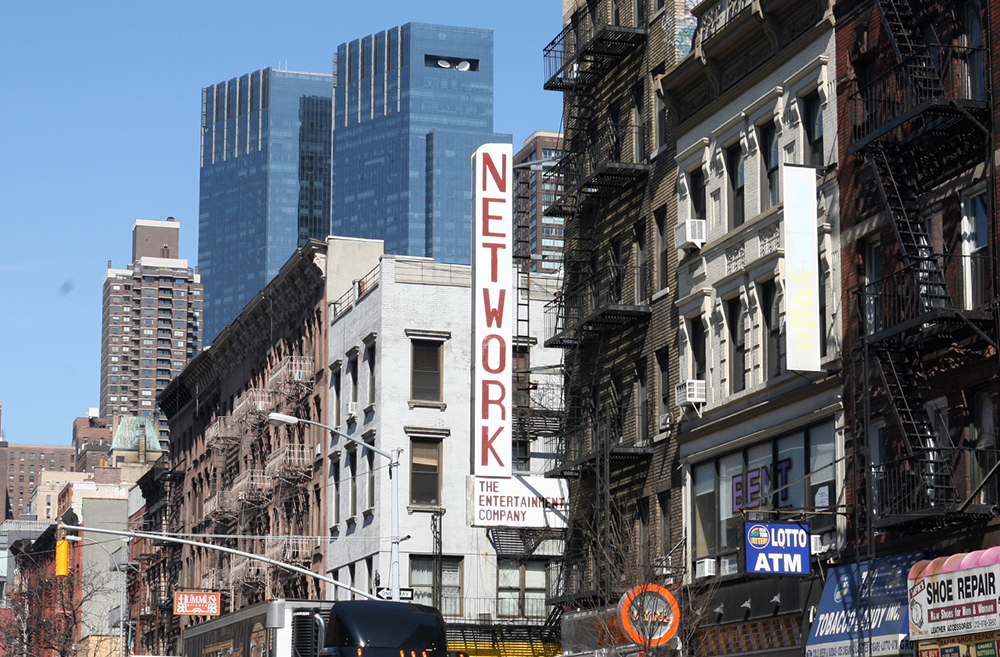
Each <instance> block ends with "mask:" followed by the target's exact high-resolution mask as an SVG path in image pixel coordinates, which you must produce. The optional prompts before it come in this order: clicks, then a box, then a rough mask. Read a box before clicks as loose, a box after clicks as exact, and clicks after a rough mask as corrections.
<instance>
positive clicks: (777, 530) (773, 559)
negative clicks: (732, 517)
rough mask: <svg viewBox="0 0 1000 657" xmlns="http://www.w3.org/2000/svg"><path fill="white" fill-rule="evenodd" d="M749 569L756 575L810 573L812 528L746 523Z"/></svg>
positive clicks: (770, 523) (749, 571)
mask: <svg viewBox="0 0 1000 657" xmlns="http://www.w3.org/2000/svg"><path fill="white" fill-rule="evenodd" d="M744 526H745V529H746V539H747V540H746V553H747V572H748V573H751V574H755V575H808V574H809V527H808V526H807V525H793V524H781V523H773V522H748V523H744Z"/></svg>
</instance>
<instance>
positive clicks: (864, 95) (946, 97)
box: [848, 45, 986, 152]
mask: <svg viewBox="0 0 1000 657" xmlns="http://www.w3.org/2000/svg"><path fill="white" fill-rule="evenodd" d="M985 58H986V52H985V50H984V49H982V48H968V47H960V46H943V45H933V46H926V47H924V48H921V49H920V50H918V51H916V52H915V53H914V54H913V55H911V56H909V57H907V58H906V59H904V60H903V61H902V62H900V63H899V64H897V65H896V66H894V67H893V68H892V69H891V70H890V71H888V72H887V73H886V74H884V75H882V76H880V77H879V78H878V79H876V80H874V81H873V82H871V83H870V84H868V85H866V86H864V87H862V88H860V89H858V90H857V91H856V92H855V93H854V94H852V95H851V96H850V97H849V98H848V106H849V107H850V110H849V111H850V117H851V121H852V124H853V126H854V127H853V139H854V141H855V143H854V144H853V145H852V146H851V151H852V152H853V151H854V150H856V149H857V148H859V147H860V146H861V145H863V144H864V143H867V142H868V141H871V140H872V139H875V138H878V137H879V136H881V135H882V134H884V133H885V132H887V131H888V130H889V129H891V128H893V127H895V126H898V125H900V124H901V123H902V122H904V121H906V120H909V119H911V118H913V117H914V116H916V115H917V114H919V113H920V112H922V111H924V110H926V109H928V108H929V107H932V106H938V107H942V108H943V107H946V106H948V105H951V103H952V101H976V102H982V103H984V106H985V100H986V96H985V93H986V92H985V88H986V87H985V69H984V65H983V63H984V61H985Z"/></svg>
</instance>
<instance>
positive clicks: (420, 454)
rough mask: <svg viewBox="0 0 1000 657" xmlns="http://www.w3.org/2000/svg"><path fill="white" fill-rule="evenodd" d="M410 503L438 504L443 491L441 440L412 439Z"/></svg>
mask: <svg viewBox="0 0 1000 657" xmlns="http://www.w3.org/2000/svg"><path fill="white" fill-rule="evenodd" d="M410 455H411V456H410V458H411V463H410V503H411V504H428V505H437V504H439V503H440V502H439V500H440V494H441V493H440V491H441V441H439V440H424V439H419V438H414V439H412V440H411V441H410Z"/></svg>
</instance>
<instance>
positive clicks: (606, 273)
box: [545, 265, 651, 346]
mask: <svg viewBox="0 0 1000 657" xmlns="http://www.w3.org/2000/svg"><path fill="white" fill-rule="evenodd" d="M650 277H651V272H650V269H649V267H647V266H642V267H628V266H625V265H612V266H610V267H605V268H604V269H602V270H601V271H599V272H597V273H596V274H593V275H591V276H587V277H586V278H585V279H584V280H582V281H580V282H579V283H577V284H575V285H571V286H569V287H568V288H567V289H566V291H565V292H564V293H563V294H562V295H561V296H559V297H557V298H556V299H554V300H552V301H550V302H549V303H548V304H547V305H546V307H545V314H546V329H547V330H551V333H548V335H550V336H552V337H553V338H556V337H557V336H558V335H559V334H561V333H563V332H565V331H569V330H572V329H575V328H579V327H581V326H582V325H584V324H593V328H615V327H619V326H622V325H624V324H627V323H630V322H632V321H634V319H635V316H636V315H645V314H648V313H649V292H650V282H651V278H650ZM550 346H551V345H550Z"/></svg>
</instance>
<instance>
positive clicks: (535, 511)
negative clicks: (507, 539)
mask: <svg viewBox="0 0 1000 657" xmlns="http://www.w3.org/2000/svg"><path fill="white" fill-rule="evenodd" d="M468 493H469V495H468V499H469V504H468V506H467V507H466V508H467V513H468V518H467V521H468V524H470V525H472V526H473V527H550V528H562V527H565V526H566V519H567V516H568V513H569V486H568V485H567V484H566V480H565V479H549V478H548V477H511V478H510V479H492V478H490V479H484V478H481V477H469V479H468Z"/></svg>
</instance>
